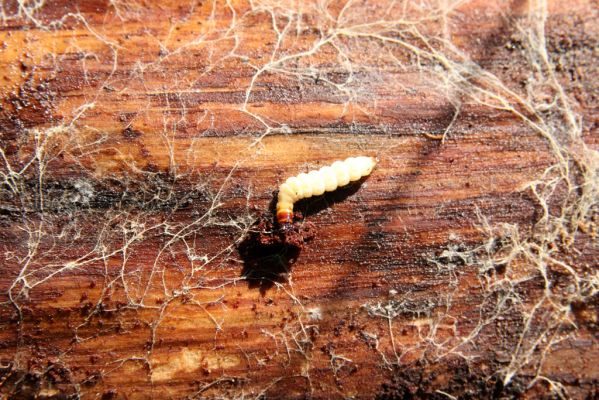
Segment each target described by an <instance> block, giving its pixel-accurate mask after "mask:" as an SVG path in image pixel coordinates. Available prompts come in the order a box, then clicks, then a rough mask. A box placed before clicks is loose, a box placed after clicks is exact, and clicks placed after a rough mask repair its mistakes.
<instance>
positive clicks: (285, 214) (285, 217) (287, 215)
mask: <svg viewBox="0 0 599 400" xmlns="http://www.w3.org/2000/svg"><path fill="white" fill-rule="evenodd" d="M277 222H278V223H279V225H283V224H290V223H291V222H293V215H292V213H291V212H289V211H279V212H277Z"/></svg>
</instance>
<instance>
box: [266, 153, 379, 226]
mask: <svg viewBox="0 0 599 400" xmlns="http://www.w3.org/2000/svg"><path fill="white" fill-rule="evenodd" d="M375 165H376V161H375V159H374V158H373V157H364V156H360V157H349V158H346V159H345V160H344V161H335V162H334V163H333V164H332V165H330V166H326V167H322V168H321V169H319V170H314V171H310V172H309V173H307V174H305V173H301V174H299V175H297V176H293V177H291V178H289V179H287V180H286V181H285V183H283V184H282V185H281V186H280V187H279V197H278V201H277V220H278V222H279V224H285V223H290V222H291V221H292V218H293V203H295V202H296V201H298V200H301V199H305V198H307V197H311V196H320V195H321V194H323V193H324V192H332V191H333V190H335V189H337V188H338V187H342V186H345V185H347V184H348V183H350V182H354V181H357V180H359V179H360V178H362V177H364V176H367V175H370V173H371V172H372V169H373V168H374V166H375Z"/></svg>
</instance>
